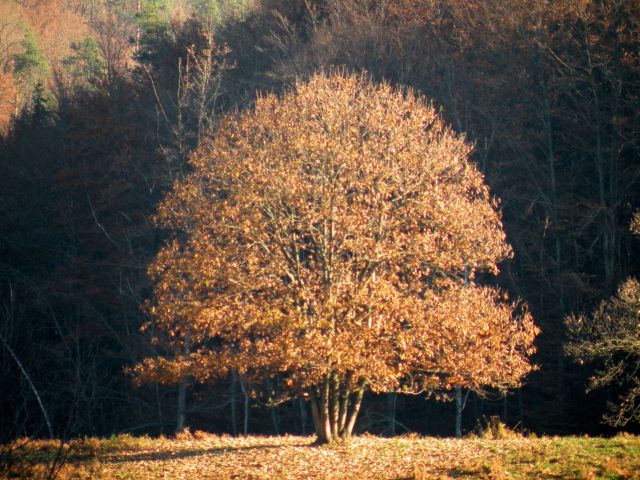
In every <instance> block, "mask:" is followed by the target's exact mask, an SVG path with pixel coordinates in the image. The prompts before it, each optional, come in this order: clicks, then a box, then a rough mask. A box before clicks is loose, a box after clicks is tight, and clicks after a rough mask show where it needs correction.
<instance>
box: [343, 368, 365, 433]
mask: <svg viewBox="0 0 640 480" xmlns="http://www.w3.org/2000/svg"><path fill="white" fill-rule="evenodd" d="M364 388H365V382H364V380H361V381H360V384H359V385H358V390H357V391H356V398H355V400H354V402H353V409H352V410H351V414H350V415H349V420H348V421H347V426H346V427H345V431H344V438H350V437H351V435H352V434H353V428H354V427H355V426H356V419H357V418H358V413H360V406H361V405H362V398H363V397H364Z"/></svg>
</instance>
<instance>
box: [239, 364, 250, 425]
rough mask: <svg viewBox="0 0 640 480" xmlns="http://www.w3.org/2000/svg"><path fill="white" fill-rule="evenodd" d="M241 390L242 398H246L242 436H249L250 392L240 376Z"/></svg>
mask: <svg viewBox="0 0 640 480" xmlns="http://www.w3.org/2000/svg"><path fill="white" fill-rule="evenodd" d="M240 389H241V390H242V396H243V397H244V422H243V424H242V434H243V435H248V433H249V391H248V390H247V384H246V382H245V381H244V378H242V375H240Z"/></svg>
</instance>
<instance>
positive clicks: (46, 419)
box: [0, 335, 53, 438]
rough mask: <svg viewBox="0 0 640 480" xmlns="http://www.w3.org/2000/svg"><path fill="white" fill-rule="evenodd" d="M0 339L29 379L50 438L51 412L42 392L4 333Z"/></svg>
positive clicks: (51, 430) (51, 436)
mask: <svg viewBox="0 0 640 480" xmlns="http://www.w3.org/2000/svg"><path fill="white" fill-rule="evenodd" d="M0 340H1V341H2V344H3V345H4V346H5V348H6V349H7V350H8V351H9V354H10V355H11V357H12V358H13V359H14V360H15V362H16V364H17V365H18V368H19V369H20V372H22V375H23V376H24V378H25V379H26V380H27V383H28V384H29V386H30V387H31V391H32V392H33V394H34V395H35V397H36V400H37V401H38V405H39V406H40V410H41V411H42V416H43V417H44V422H45V423H46V425H47V431H48V432H49V438H53V428H52V427H51V421H50V420H49V414H47V410H46V409H45V408H44V403H42V399H41V398H40V394H39V393H38V390H37V389H36V386H35V385H34V384H33V382H32V381H31V377H30V376H29V374H28V373H27V371H26V370H25V368H24V367H23V366H22V362H20V360H19V359H18V357H17V356H16V354H15V353H14V351H13V349H12V348H11V347H10V346H9V344H8V343H7V341H6V340H5V339H4V337H3V336H2V335H0Z"/></svg>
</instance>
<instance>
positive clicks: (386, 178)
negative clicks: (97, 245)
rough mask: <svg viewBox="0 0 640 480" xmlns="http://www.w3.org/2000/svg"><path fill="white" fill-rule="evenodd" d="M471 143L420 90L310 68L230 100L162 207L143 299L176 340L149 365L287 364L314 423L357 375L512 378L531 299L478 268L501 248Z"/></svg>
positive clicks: (200, 375)
mask: <svg viewBox="0 0 640 480" xmlns="http://www.w3.org/2000/svg"><path fill="white" fill-rule="evenodd" d="M471 149H472V147H471V146H470V145H468V144H467V143H465V141H464V138H463V137H461V136H459V135H456V134H455V133H454V132H452V131H451V130H450V129H449V128H447V127H446V126H445V124H444V123H443V122H442V120H441V119H440V118H439V116H438V114H437V112H436V111H435V109H434V108H433V107H432V106H430V105H429V104H428V103H427V101H426V100H425V99H424V98H420V97H416V96H415V95H414V94H413V93H411V92H408V91H402V90H395V89H393V88H391V87H390V86H388V85H374V84H372V83H370V82H369V81H368V80H367V79H366V78H365V77H363V76H353V75H345V74H332V75H327V74H317V75H315V76H313V77H312V78H311V79H310V80H309V81H308V82H297V83H296V85H295V87H294V88H293V89H292V90H291V91H289V92H287V93H286V94H284V95H283V96H282V97H281V98H279V97H277V96H276V95H273V94H269V95H265V96H263V97H261V98H259V99H258V101H257V103H256V105H255V108H254V109H253V110H251V111H247V112H245V113H242V114H239V115H236V116H230V117H227V118H226V119H225V120H224V121H223V122H222V124H221V127H220V129H219V131H218V133H217V135H216V136H215V137H214V138H212V139H211V141H209V142H205V143H204V144H203V146H202V147H201V148H199V149H198V150H197V151H196V153H195V154H194V155H193V157H192V159H191V166H192V168H193V173H191V174H190V175H188V176H187V177H186V178H185V179H184V180H182V181H180V182H177V183H176V184H175V185H174V188H173V191H171V192H170V193H169V194H168V195H167V196H166V198H165V199H164V201H163V202H162V203H161V205H160V207H159V210H158V214H157V217H156V220H157V222H158V224H159V225H160V226H161V227H164V228H167V229H169V230H170V231H171V232H172V238H171V241H170V242H168V244H167V245H166V246H165V247H164V248H163V249H162V250H161V251H160V252H159V254H158V255H157V257H156V258H155V261H154V262H153V265H152V267H151V269H150V273H151V276H152V277H153V279H154V280H155V290H154V294H155V301H154V302H153V304H152V306H151V312H152V314H153V316H154V319H155V323H156V324H157V326H158V327H160V328H161V329H162V330H164V331H166V332H168V335H169V337H170V339H171V343H172V344H173V346H174V351H175V352H176V356H175V358H171V359H160V360H147V361H146V362H145V363H143V364H142V365H141V366H139V367H138V374H139V375H140V376H141V378H143V379H153V380H159V381H164V382H175V381H178V380H180V379H183V378H185V377H186V376H192V377H194V378H196V379H198V380H200V381H205V380H209V379H211V378H215V377H220V376H224V375H226V374H227V373H228V372H229V371H230V370H231V369H233V370H236V371H239V372H241V373H242V374H243V375H244V376H245V377H247V378H249V379H251V380H253V381H260V379H263V378H265V377H268V376H270V375H275V374H280V375H284V383H285V385H286V386H287V387H288V390H289V391H290V392H292V393H293V394H294V395H302V396H304V397H305V398H310V399H311V401H312V412H313V413H314V420H315V425H316V430H317V433H318V435H319V438H320V439H321V440H325V441H328V440H331V439H337V438H339V437H344V436H348V435H350V433H351V431H352V429H353V425H354V422H355V417H356V415H357V412H358V409H359V405H360V401H361V399H362V393H363V391H364V389H365V388H369V389H371V390H373V391H376V392H384V391H397V390H400V391H405V392H411V393H419V392H424V391H432V390H435V389H451V388H453V387H455V386H465V387H470V388H478V387H480V386H482V385H489V386H496V387H503V386H508V385H516V384H517V383H518V382H519V380H520V379H521V378H522V377H523V376H524V375H525V374H526V373H527V372H529V371H530V370H531V365H530V363H529V361H528V358H527V357H528V356H529V355H530V354H531V353H532V352H533V347H532V342H533V339H534V337H535V335H536V327H535V326H534V325H533V322H532V319H531V316H530V315H529V314H528V313H527V312H526V310H521V309H519V308H518V307H517V306H516V305H515V304H511V303H509V302H508V301H505V300H504V299H503V298H502V294H501V293H500V292H498V291H497V290H495V289H492V288H489V287H483V286H479V285H477V284H476V283H475V282H474V278H475V275H476V272H479V271H486V272H492V273H497V272H498V262H500V261H501V260H503V259H505V258H507V257H508V256H509V255H510V254H511V249H510V247H509V245H508V244H507V242H506V240H505V234H504V232H503V230H502V225H501V221H500V215H499V212H498V209H497V204H496V202H495V201H494V200H493V199H492V198H491V196H490V193H489V190H488V188H487V186H486V185H485V184H484V181H483V177H482V175H481V174H480V172H479V171H478V169H477V168H476V167H474V166H473V165H472V164H471V163H470V162H469V160H468V156H469V153H470V152H471Z"/></svg>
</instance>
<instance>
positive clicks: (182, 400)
mask: <svg viewBox="0 0 640 480" xmlns="http://www.w3.org/2000/svg"><path fill="white" fill-rule="evenodd" d="M186 410H187V384H186V383H185V382H180V383H179V384H178V415H177V419H176V432H181V431H182V430H184V425H185V419H186Z"/></svg>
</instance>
